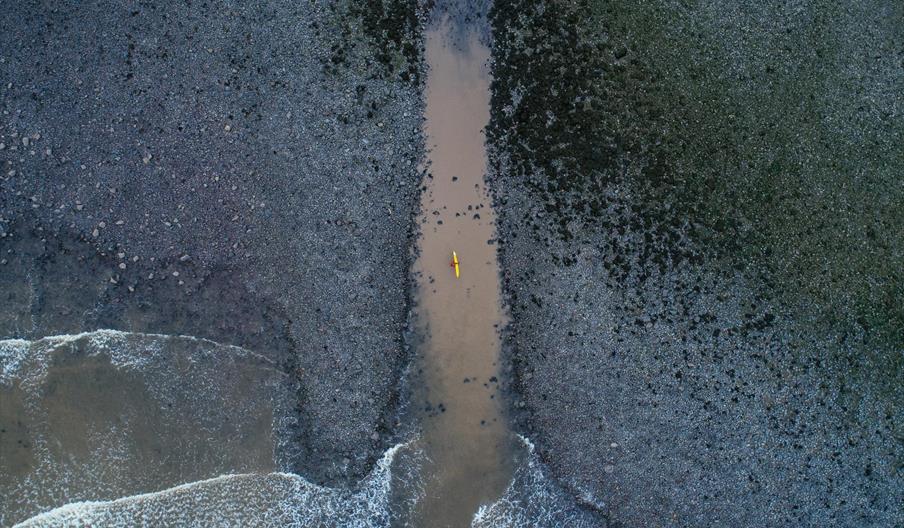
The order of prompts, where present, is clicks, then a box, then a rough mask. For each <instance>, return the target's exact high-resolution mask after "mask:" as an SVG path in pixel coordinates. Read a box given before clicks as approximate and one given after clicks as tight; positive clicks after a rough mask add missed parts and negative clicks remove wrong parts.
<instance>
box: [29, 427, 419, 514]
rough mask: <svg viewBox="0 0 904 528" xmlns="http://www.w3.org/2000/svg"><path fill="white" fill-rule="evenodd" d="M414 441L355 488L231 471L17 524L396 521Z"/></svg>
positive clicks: (388, 455) (84, 504)
mask: <svg viewBox="0 0 904 528" xmlns="http://www.w3.org/2000/svg"><path fill="white" fill-rule="evenodd" d="M408 445H409V443H402V444H397V445H396V446H394V447H392V448H391V449H389V450H387V451H386V452H385V453H384V454H383V456H382V458H380V460H379V461H378V462H377V464H376V466H375V467H374V469H373V470H372V471H371V473H370V475H369V476H368V477H367V478H365V479H364V480H363V481H362V482H361V483H360V484H359V485H358V486H357V487H356V488H354V489H342V488H327V487H323V486H318V485H316V484H312V483H310V482H308V481H306V480H305V479H303V478H301V477H300V476H298V475H294V474H289V473H267V474H244V475H223V476H220V477H216V478H212V479H209V480H204V481H200V482H192V483H190V484H183V485H181V486H176V487H174V488H170V489H168V490H164V491H160V492H156V493H147V494H143V495H135V496H131V497H124V498H121V499H116V500H113V501H107V502H78V503H74V504H69V505H66V506H63V507H60V508H57V509H55V510H52V511H50V512H47V513H44V514H41V515H38V516H36V517H33V518H31V519H29V520H27V521H25V522H23V523H21V524H19V525H17V526H18V527H22V528H26V527H39V526H40V527H58V526H59V527H66V526H116V527H119V526H280V527H282V526H288V527H296V526H297V527H334V526H335V527H340V526H341V527H349V528H370V527H383V526H388V525H389V522H390V517H391V515H392V508H391V505H390V502H391V488H392V486H391V482H392V475H391V470H390V468H391V467H392V464H393V461H394V459H395V458H396V455H397V454H398V453H399V451H400V450H402V449H404V448H406V447H407V446H408Z"/></svg>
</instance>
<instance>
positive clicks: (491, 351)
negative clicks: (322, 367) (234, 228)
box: [415, 21, 512, 527]
mask: <svg viewBox="0 0 904 528" xmlns="http://www.w3.org/2000/svg"><path fill="white" fill-rule="evenodd" d="M450 29H452V27H451V25H450V23H449V22H448V21H446V22H443V23H441V24H438V25H437V27H435V28H434V29H432V30H430V31H428V32H427V34H426V60H427V64H428V65H429V68H430V70H429V74H428V77H427V86H426V101H427V106H426V113H425V115H426V125H425V130H426V134H427V137H428V139H427V144H428V147H429V149H430V152H429V155H428V159H429V164H430V165H429V176H428V177H427V182H426V187H427V188H426V192H425V193H424V195H423V201H422V208H423V210H422V220H421V226H420V227H421V238H420V241H419V243H420V256H419V260H418V261H417V263H416V264H415V272H416V275H417V277H418V280H419V292H418V296H417V314H416V315H417V323H418V325H419V327H420V329H421V330H422V331H423V334H424V335H425V336H426V337H425V340H424V342H423V344H422V345H421V350H419V354H418V359H419V361H420V362H421V375H422V380H420V385H421V386H422V388H421V389H420V390H421V391H422V393H421V394H419V395H417V396H416V398H415V402H418V403H419V404H420V405H421V407H420V412H421V413H422V415H423V416H422V421H421V423H422V427H423V440H422V442H423V448H424V451H425V454H426V456H427V458H428V462H427V463H426V464H425V471H424V475H425V483H424V486H425V497H424V498H423V499H422V501H421V502H420V504H419V506H418V511H417V512H416V523H415V524H417V525H419V526H433V527H444V526H469V525H470V522H471V519H472V518H473V515H474V513H475V512H476V510H477V509H478V507H479V506H480V505H481V504H484V503H487V502H490V501H493V500H495V499H497V498H498V497H499V496H500V495H501V494H502V492H503V491H504V490H505V487H506V486H507V484H508V482H509V481H510V478H511V473H512V467H511V466H512V462H511V453H512V450H511V445H510V434H509V430H508V426H507V423H506V420H505V417H504V416H503V414H502V409H501V406H500V402H499V397H498V391H499V384H498V379H497V376H498V365H497V361H498V356H499V349H500V341H499V328H501V326H502V325H503V323H504V322H505V315H504V312H503V310H502V307H501V302H500V286H499V271H498V266H497V263H496V247H495V241H494V240H493V239H494V237H495V232H494V229H495V227H494V217H493V212H492V210H491V208H490V205H489V201H488V199H487V195H486V190H485V188H484V175H485V172H486V151H485V146H484V133H483V128H484V126H485V125H486V123H487V122H488V120H489V95H490V92H489V84H490V77H489V72H488V67H487V60H488V59H489V50H488V49H487V47H486V46H484V45H483V44H481V43H480V42H479V41H478V38H477V35H476V34H475V33H473V32H472V33H471V34H470V36H469V38H468V39H466V40H465V41H463V43H462V44H461V45H454V44H452V43H451V42H450V39H449V35H450ZM453 250H454V251H456V252H457V254H458V258H459V261H460V270H461V276H460V277H459V278H456V276H455V271H454V268H453V267H452V266H450V263H451V260H452V251H453Z"/></svg>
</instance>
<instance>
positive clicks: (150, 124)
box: [0, 0, 422, 484]
mask: <svg viewBox="0 0 904 528" xmlns="http://www.w3.org/2000/svg"><path fill="white" fill-rule="evenodd" d="M417 13H418V11H417V9H416V3H414V2H408V1H405V0H386V1H384V2H338V3H336V2H275V3H273V2H250V3H248V2H243V3H241V4H224V3H219V2H213V3H207V2H185V3H178V4H175V3H174V4H166V5H165V6H164V5H163V4H153V3H151V4H147V3H140V2H127V3H120V2H96V3H79V4H55V5H52V6H50V5H46V4H43V3H36V2H13V3H9V4H8V5H6V6H5V7H4V13H3V15H2V17H0V50H2V51H0V112H2V117H0V166H2V167H0V168H2V173H0V258H2V260H0V292H2V293H0V295H2V304H3V307H2V310H0V311H2V313H0V337H2V338H22V339H38V338H41V337H44V336H49V335H57V334H75V333H80V332H86V331H92V330H96V329H113V330H123V331H129V332H145V333H156V334H167V335H188V336H194V337H198V338H207V339H211V340H213V341H215V342H217V343H220V344H222V345H224V346H225V345H235V346H240V347H242V348H243V349H246V350H249V351H251V352H253V353H256V354H259V355H261V356H264V357H266V358H268V360H270V361H273V362H275V364H277V365H278V368H279V369H280V371H281V372H283V373H284V374H285V376H284V377H283V379H285V380H286V381H285V383H287V384H289V386H290V389H291V390H292V391H294V394H295V402H296V403H295V411H294V412H293V413H289V416H288V417H287V419H289V420H290V421H293V422H294V425H293V428H294V431H295V432H294V435H295V437H294V438H293V440H292V441H291V442H288V443H286V447H285V449H287V450H289V451H290V452H284V453H281V454H280V456H279V457H278V458H279V460H282V461H285V462H284V463H283V464H281V467H279V468H278V469H280V470H284V471H285V470H291V471H297V472H298V473H300V474H301V475H303V476H305V477H306V478H309V479H311V480H313V481H316V482H320V483H332V484H336V483H343V482H350V481H355V480H357V479H358V478H360V477H361V476H362V475H364V474H365V473H366V472H367V471H368V470H369V469H370V468H371V467H372V466H373V464H374V462H375V460H376V458H377V457H379V456H380V454H381V453H382V452H383V451H384V450H385V449H386V448H387V447H388V446H390V445H392V443H393V442H392V439H391V438H390V437H389V435H390V429H391V427H392V423H390V421H391V420H392V416H393V414H394V411H395V405H396V404H395V401H396V398H395V396H394V394H395V391H396V389H397V382H398V379H399V371H400V369H401V368H402V366H403V364H404V362H405V360H406V357H405V352H404V349H403V343H402V334H403V329H404V325H405V321H406V317H407V313H408V299H409V292H408V289H409V277H408V274H409V251H410V236H411V231H412V230H411V225H412V218H413V215H414V214H415V211H416V209H417V207H418V193H419V189H418V187H419V183H420V177H419V174H418V169H417V163H418V161H419V160H420V158H421V148H422V140H421V131H420V119H421V113H422V112H421V105H422V101H421V87H420V70H421V68H422V65H421V58H420V42H419V39H420V36H419V35H420V31H419V29H418V26H419V21H418V18H417Z"/></svg>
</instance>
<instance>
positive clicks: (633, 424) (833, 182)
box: [488, 1, 904, 527]
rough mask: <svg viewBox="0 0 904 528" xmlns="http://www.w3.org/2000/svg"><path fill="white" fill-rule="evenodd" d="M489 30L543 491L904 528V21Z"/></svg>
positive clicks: (598, 13) (519, 334)
mask: <svg viewBox="0 0 904 528" xmlns="http://www.w3.org/2000/svg"><path fill="white" fill-rule="evenodd" d="M493 17H494V18H493V27H494V38H495V47H494V76H495V82H494V85H493V89H494V93H493V97H494V99H493V122H492V126H491V129H490V131H489V136H488V137H489V142H490V148H491V158H492V165H493V167H492V174H491V175H490V186H491V189H492V191H493V193H494V199H495V200H494V201H495V205H496V208H497V211H498V229H499V247H500V257H501V266H502V269H503V276H504V290H505V293H506V297H507V300H508V304H509V307H510V310H511V315H512V322H511V324H510V325H509V327H508V329H507V336H506V342H505V349H506V357H507V358H508V363H509V365H510V366H511V369H512V370H511V373H510V376H509V384H510V386H511V389H512V399H511V400H512V405H511V411H512V413H513V415H514V416H515V417H516V419H517V421H518V427H519V429H520V430H521V431H522V433H523V434H525V436H527V437H528V438H530V439H531V440H532V441H534V443H535V444H536V446H537V452H538V453H539V456H540V458H541V459H542V461H543V462H545V463H546V464H548V466H549V468H550V470H551V472H552V474H553V475H554V476H555V477H556V478H557V479H558V481H559V482H560V483H561V484H562V485H563V486H565V487H566V488H568V489H569V490H570V491H571V493H572V495H573V497H574V499H575V500H576V501H577V502H578V503H579V504H581V505H583V506H584V507H586V508H588V509H590V510H595V511H597V512H600V513H601V514H602V515H603V517H604V518H605V519H606V524H608V525H610V526H726V525H735V526H794V527H799V526H897V525H901V524H904V508H902V505H904V495H902V490H904V481H902V476H901V475H902V473H901V465H902V461H904V447H902V446H904V444H902V438H904V431H902V429H901V424H902V423H904V387H902V385H901V379H904V336H902V334H901V328H904V324H902V323H904V319H902V313H901V311H900V306H902V305H904V298H902V291H904V289H902V288H901V284H902V276H901V270H902V269H904V267H902V259H901V255H902V251H904V240H902V233H904V214H902V210H901V208H900V206H899V205H894V204H900V203H902V201H904V188H902V186H901V180H900V174H901V172H902V170H904V158H902V157H901V151H900V146H899V142H900V138H901V136H902V132H904V126H902V122H904V121H902V118H901V116H902V115H904V114H902V111H904V102H902V98H901V94H902V93H904V86H902V82H904V81H902V79H904V76H902V74H901V72H902V66H904V65H902V63H901V56H900V50H901V49H902V47H901V46H902V43H904V34H902V32H901V28H902V27H904V26H902V25H901V24H900V21H901V11H900V9H899V8H898V7H896V6H895V5H894V4H893V3H892V2H885V1H874V2H868V3H865V4H858V5H857V6H853V5H846V6H837V5H834V4H832V3H828V2H820V1H809V2H798V3H794V5H790V4H785V3H781V2H766V3H756V4H755V5H754V4H751V3H748V2H728V3H725V2H701V3H695V4H694V5H693V6H688V5H685V4H684V3H682V4H679V3H676V2H669V1H657V2H632V1H614V2H577V3H565V2H554V1H539V2H536V1H530V2H527V1H524V2H520V1H518V2H509V3H505V4H496V9H495V11H494V15H493ZM867 28H868V29H867Z"/></svg>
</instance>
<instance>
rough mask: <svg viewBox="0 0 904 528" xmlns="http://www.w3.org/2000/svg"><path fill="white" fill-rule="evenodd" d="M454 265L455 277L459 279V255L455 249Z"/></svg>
mask: <svg viewBox="0 0 904 528" xmlns="http://www.w3.org/2000/svg"><path fill="white" fill-rule="evenodd" d="M452 267H453V268H455V278H456V279H457V278H458V277H459V272H458V255H457V254H455V252H454V251H453V252H452Z"/></svg>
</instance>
